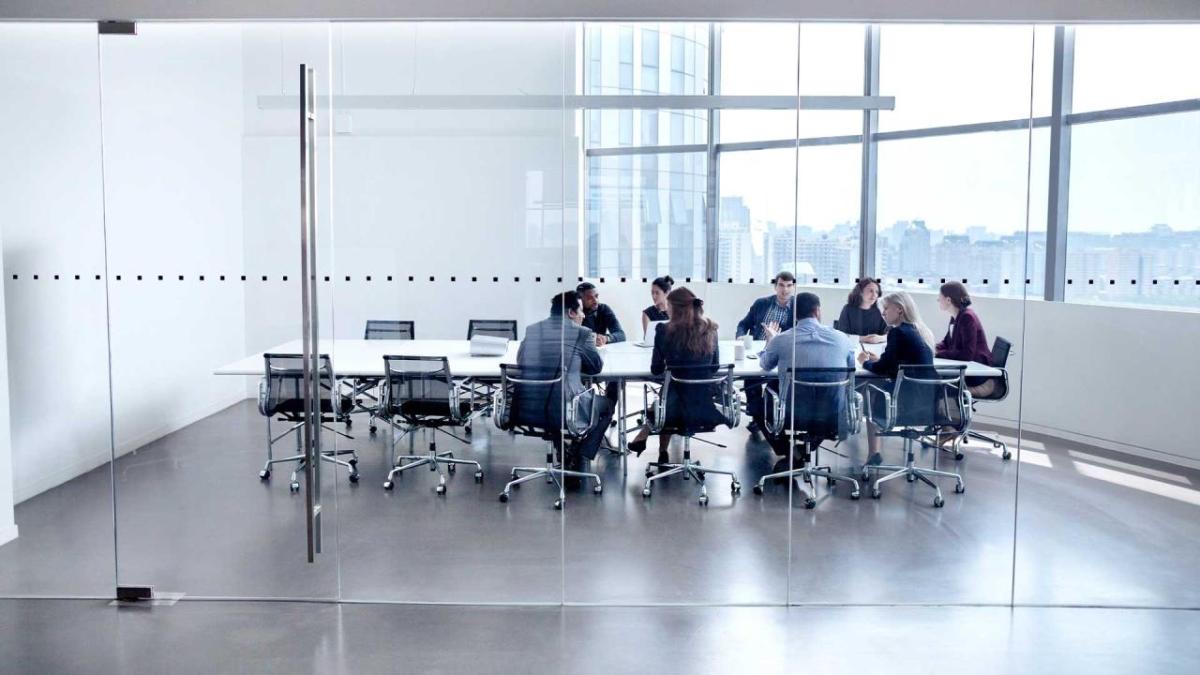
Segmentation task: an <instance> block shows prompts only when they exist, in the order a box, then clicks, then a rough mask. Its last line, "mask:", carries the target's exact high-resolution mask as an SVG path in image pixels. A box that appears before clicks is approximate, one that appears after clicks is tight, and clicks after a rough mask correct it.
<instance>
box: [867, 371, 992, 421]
mask: <svg viewBox="0 0 1200 675" xmlns="http://www.w3.org/2000/svg"><path fill="white" fill-rule="evenodd" d="M966 370H967V367H966V366H965V365H953V366H940V365H939V366H934V365H913V364H909V365H902V366H900V369H899V372H898V373H897V375H896V381H895V383H894V385H893V388H892V400H891V415H890V416H891V428H893V429H897V428H904V429H937V428H940V427H953V428H965V426H966V423H967V421H969V420H970V409H969V408H968V407H967V406H966V402H965V401H966V399H965V396H966V386H967V385H966V380H965V377H964V373H965V372H966ZM873 412H874V411H873Z"/></svg>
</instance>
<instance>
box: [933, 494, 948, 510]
mask: <svg viewBox="0 0 1200 675" xmlns="http://www.w3.org/2000/svg"><path fill="white" fill-rule="evenodd" d="M945 504H946V500H945V499H942V498H941V497H934V498H933V507H934V508H935V509H940V508H942V507H943V506H945Z"/></svg>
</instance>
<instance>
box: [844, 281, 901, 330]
mask: <svg viewBox="0 0 1200 675" xmlns="http://www.w3.org/2000/svg"><path fill="white" fill-rule="evenodd" d="M880 293H881V289H880V288H879V282H877V281H875V280H874V279H861V280H859V282H858V283H857V284H855V285H854V290H852V291H850V297H849V298H848V299H847V300H848V301H847V302H846V305H845V306H844V307H842V315H841V316H839V317H838V320H837V326H836V327H837V329H838V330H840V331H842V332H843V333H846V334H847V335H858V336H860V337H859V342H865V343H867V344H876V343H879V342H883V336H884V334H885V333H887V331H888V325H887V322H886V321H884V320H883V314H882V313H880V311H879V307H878V306H877V305H876V304H875V303H876V301H877V300H878V299H879V295H880Z"/></svg>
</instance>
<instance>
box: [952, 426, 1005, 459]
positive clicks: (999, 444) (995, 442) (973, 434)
mask: <svg viewBox="0 0 1200 675" xmlns="http://www.w3.org/2000/svg"><path fill="white" fill-rule="evenodd" d="M972 438H974V439H975V440H977V441H983V442H985V443H991V444H992V447H993V448H995V449H1000V448H1003V450H1002V451H1001V452H1000V459H1003V460H1009V459H1012V453H1011V452H1009V451H1008V444H1007V443H1005V442H1004V441H1002V440H1000V439H999V438H998V437H995V436H988V435H987V434H981V433H979V432H978V431H968V432H967V433H965V434H963V435H962V436H961V437H960V439H959V440H960V441H961V442H962V443H967V442H968V441H969V439H972Z"/></svg>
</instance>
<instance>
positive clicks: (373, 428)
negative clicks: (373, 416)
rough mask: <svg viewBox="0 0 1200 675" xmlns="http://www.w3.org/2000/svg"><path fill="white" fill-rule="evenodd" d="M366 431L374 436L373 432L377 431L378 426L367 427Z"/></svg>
mask: <svg viewBox="0 0 1200 675" xmlns="http://www.w3.org/2000/svg"><path fill="white" fill-rule="evenodd" d="M367 431H369V432H371V435H372V436H374V435H375V432H377V431H379V428H378V427H367Z"/></svg>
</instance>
